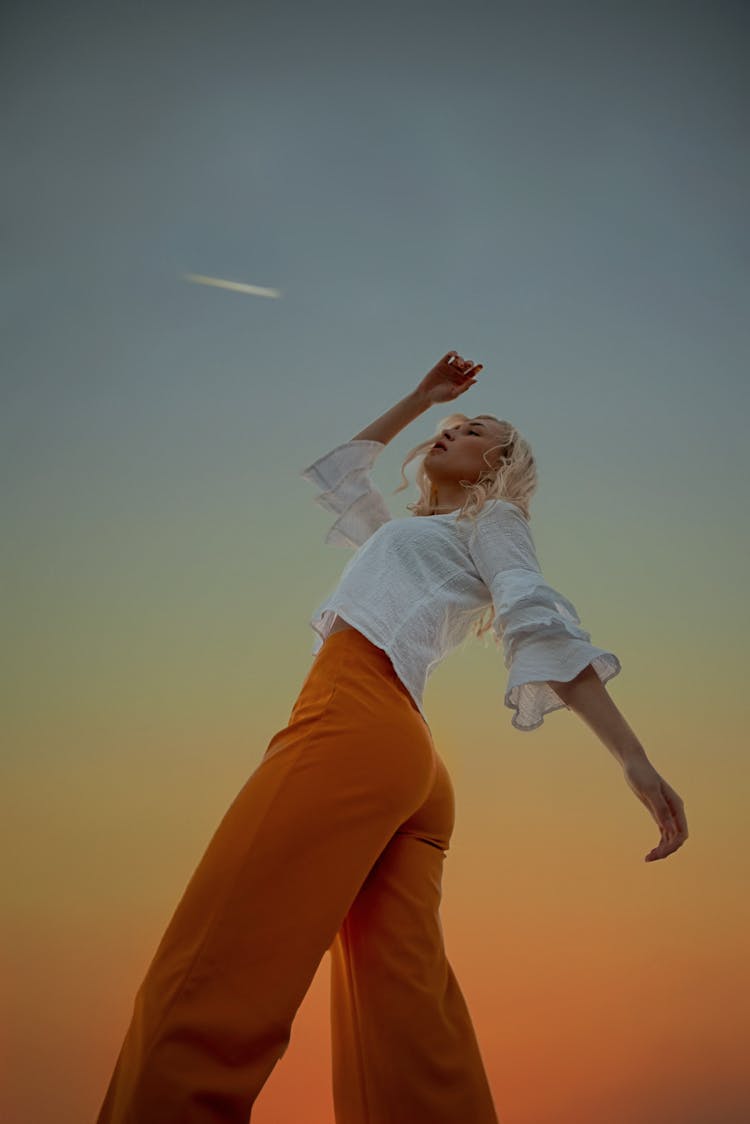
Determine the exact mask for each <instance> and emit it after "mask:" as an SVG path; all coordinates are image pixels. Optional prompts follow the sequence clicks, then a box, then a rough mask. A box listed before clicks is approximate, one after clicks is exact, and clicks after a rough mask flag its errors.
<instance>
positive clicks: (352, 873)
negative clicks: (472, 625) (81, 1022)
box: [97, 630, 436, 1124]
mask: <svg viewBox="0 0 750 1124" xmlns="http://www.w3.org/2000/svg"><path fill="white" fill-rule="evenodd" d="M426 730H427V727H426V724H425V723H424V720H423V719H422V717H421V715H420V714H419V712H418V710H417V709H416V707H415V706H414V704H413V702H412V700H411V699H410V698H409V696H408V693H407V692H406V689H405V688H404V687H403V684H401V682H400V680H398V678H397V677H396V674H395V671H394V670H393V667H392V664H391V663H390V660H389V659H388V657H387V656H386V654H385V653H384V652H382V651H381V650H380V649H379V648H376V647H375V646H374V645H372V644H370V642H369V641H368V640H366V638H364V637H363V636H362V634H361V633H359V632H357V631H355V630H344V631H341V632H338V633H335V634H334V635H333V636H331V637H330V638H329V639H328V640H327V641H326V643H325V644H324V645H323V647H322V648H321V649H320V651H319V653H318V655H317V656H316V658H315V660H314V661H313V665H312V667H311V669H310V672H309V673H308V676H307V678H306V680H305V682H304V684H303V687H302V690H301V692H300V695H299V697H298V699H297V702H296V703H295V706H294V709H293V710H292V714H291V716H290V720H289V723H288V725H287V726H286V727H285V728H284V729H283V730H280V731H279V732H278V733H277V734H275V735H274V737H273V738H272V739H271V742H270V743H269V745H268V748H267V749H266V752H265V754H264V756H263V759H262V760H261V763H260V765H259V766H258V767H257V769H256V770H255V771H254V773H253V774H252V775H251V776H250V778H249V779H248V781H247V782H246V783H245V785H244V787H243V788H242V789H241V790H240V792H239V794H238V795H237V797H236V798H235V800H234V801H233V803H232V804H231V806H230V807H229V809H228V811H227V812H226V814H225V815H224V818H223V819H222V821H221V823H220V824H219V827H218V828H217V830H216V832H215V834H214V835H213V837H212V838H211V840H210V842H209V845H208V848H207V850H206V852H205V854H204V855H203V857H202V859H201V860H200V862H199V864H198V867H197V868H196V870H195V872H194V873H193V875H192V877H191V879H190V881H189V883H188V885H187V888H186V890H185V892H184V894H183V896H182V898H181V899H180V901H179V903H178V905H177V909H176V911H175V913H174V915H173V917H172V919H171V921H170V923H169V925H168V927H167V930H166V932H165V933H164V936H163V937H162V939H161V942H160V944H159V946H158V948H157V950H156V953H155V956H154V958H153V960H152V962H151V964H150V966H149V968H148V971H147V973H146V976H145V978H144V980H143V982H142V984H141V986H140V988H139V989H138V992H137V994H136V998H135V1002H134V1009H133V1015H132V1020H131V1023H130V1026H129V1028H128V1030H127V1033H126V1036H125V1040H124V1042H123V1045H122V1048H121V1050H120V1054H119V1056H118V1059H117V1062H116V1065H115V1071H114V1073H113V1075H112V1078H111V1081H110V1084H109V1087H108V1089H107V1092H106V1096H105V1100H104V1103H103V1105H102V1108H101V1110H100V1113H99V1116H98V1118H97V1124H219V1122H221V1124H247V1122H248V1119H249V1116H250V1111H251V1108H252V1105H253V1103H254V1102H255V1100H256V1098H257V1095H258V1093H259V1092H260V1090H261V1088H262V1086H263V1085H264V1083H265V1081H266V1080H267V1078H268V1077H269V1075H270V1073H271V1071H272V1069H273V1067H274V1065H275V1064H276V1062H277V1061H278V1059H279V1058H280V1057H281V1055H282V1054H283V1053H284V1051H285V1049H286V1048H287V1045H288V1042H289V1038H290V1034H291V1026H292V1020H293V1018H294V1015H295V1013H296V1011H297V1009H298V1007H299V1006H300V1004H301V1002H302V1000H303V998H304V996H305V994H306V992H307V990H308V988H309V986H310V983H311V982H312V979H313V977H314V975H315V972H316V970H317V968H318V966H319V963H320V961H321V959H322V957H323V955H324V954H325V952H326V951H327V950H328V949H329V947H330V946H331V944H332V942H333V940H334V938H335V936H336V933H337V931H338V930H339V928H340V926H341V924H342V922H343V920H344V918H345V916H346V914H347V911H348V910H349V908H350V906H351V904H352V902H353V901H354V899H355V897H356V895H357V892H358V891H359V889H360V887H361V885H362V883H363V881H364V880H365V878H366V877H367V874H368V872H369V871H370V869H371V868H372V866H373V864H374V863H375V861H376V859H377V858H378V856H379V855H380V854H381V852H382V851H383V849H384V848H385V847H386V845H387V844H388V842H389V840H390V839H391V838H392V836H393V833H394V832H395V831H396V830H397V829H398V827H399V826H400V825H401V824H403V823H404V821H406V820H407V819H408V818H409V816H410V815H411V814H412V813H413V812H414V810H415V809H416V808H418V807H420V805H421V804H422V803H423V802H424V800H425V797H426V796H427V794H428V792H429V791H430V789H431V786H432V783H433V780H434V775H435V768H436V763H435V757H434V752H433V748H432V745H431V740H430V739H429V736H428V735H427V733H426Z"/></svg>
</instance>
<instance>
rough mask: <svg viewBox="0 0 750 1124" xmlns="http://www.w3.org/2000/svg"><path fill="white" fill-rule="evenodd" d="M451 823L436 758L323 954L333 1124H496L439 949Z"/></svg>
mask: <svg viewBox="0 0 750 1124" xmlns="http://www.w3.org/2000/svg"><path fill="white" fill-rule="evenodd" d="M453 821H454V797H453V788H452V785H451V782H450V777H449V775H448V772H447V770H446V768H445V765H444V764H443V762H442V760H441V759H439V758H438V769H437V772H436V775H435V783H434V785H433V787H432V790H431V792H430V793H429V795H428V796H427V798H426V800H425V802H424V803H423V804H422V806H421V807H420V808H419V809H418V810H416V811H415V812H414V813H413V815H412V816H411V817H410V818H409V820H408V821H407V822H406V823H404V824H403V825H402V826H401V827H400V828H399V830H398V831H397V832H396V834H395V835H394V836H393V838H392V839H391V841H390V842H389V843H388V846H387V847H386V848H385V850H384V851H383V853H382V855H380V857H379V858H378V860H377V862H376V863H375V865H374V866H373V868H372V870H371V871H370V873H369V875H368V877H367V879H366V881H365V883H364V884H363V886H362V887H361V889H360V891H359V893H358V895H357V898H356V900H355V901H354V903H353V904H352V907H351V909H350V910H349V913H348V914H347V917H346V919H345V921H344V924H343V925H342V927H341V930H340V932H339V933H338V935H337V937H336V941H335V943H334V945H333V948H332V949H331V1027H332V1049H333V1092H334V1105H335V1112H336V1124H464V1122H466V1124H469V1122H470V1124H498V1117H497V1113H496V1111H495V1107H494V1104H493V1100H492V1094H491V1092H490V1088H489V1084H488V1081H487V1076H486V1074H485V1069H484V1065H483V1062H482V1058H481V1055H480V1052H479V1046H478V1043H477V1039H476V1035H475V1033H474V1027H473V1025H472V1022H471V1017H470V1015H469V1012H468V1009H467V1006H466V1002H465V1000H464V997H463V994H462V993H461V989H460V987H459V985H458V982H457V980H456V977H455V975H454V973H453V969H452V968H451V965H450V963H449V962H448V960H447V958H446V954H445V948H444V945H443V930H442V925H441V922H440V914H439V907H440V900H441V886H442V873H443V861H444V857H445V851H446V850H447V849H448V846H449V841H450V837H451V833H452V831H453Z"/></svg>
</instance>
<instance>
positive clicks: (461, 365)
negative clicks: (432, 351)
mask: <svg viewBox="0 0 750 1124" xmlns="http://www.w3.org/2000/svg"><path fill="white" fill-rule="evenodd" d="M483 367H484V364H483V363H476V364H475V363H473V362H472V360H471V359H462V358H461V356H460V355H459V354H458V352H456V351H449V352H447V353H446V354H445V355H444V356H443V358H442V359H440V360H439V362H437V363H436V364H435V366H434V367H433V368H432V370H431V371H428V372H427V374H426V375H425V377H424V378H423V379H422V381H421V382H420V384H419V386H418V387H417V394H419V395H421V396H422V397H423V398H424V399H426V401H428V402H429V403H430V405H434V404H435V403H436V402H450V401H451V400H452V399H454V398H458V396H459V394H463V393H464V392H465V391H467V390H468V389H469V387H470V386H473V385H474V383H475V382H476V381H477V380H476V378H475V377H474V376H475V375H478V374H479V372H480V371H481V370H482V368H483Z"/></svg>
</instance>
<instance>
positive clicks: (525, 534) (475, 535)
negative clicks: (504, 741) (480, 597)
mask: <svg viewBox="0 0 750 1124" xmlns="http://www.w3.org/2000/svg"><path fill="white" fill-rule="evenodd" d="M469 552H470V554H471V556H472V559H473V561H474V564H475V566H476V569H477V573H478V574H479V576H480V578H481V579H482V581H483V582H484V583H485V585H486V586H487V588H488V589H489V591H490V593H491V595H492V602H493V605H494V608H495V616H494V620H493V631H494V633H495V635H496V636H497V638H498V640H502V644H503V652H504V660H505V666H506V668H507V669H508V680H507V684H506V690H505V698H504V703H505V706H507V707H508V708H509V709H511V710H513V711H514V714H513V717H512V719H511V724H512V725H513V726H514V727H515V728H516V729H517V730H523V731H531V730H536V729H537V728H538V727H539V726H541V725H542V723H543V722H544V716H545V714H548V713H550V712H551V711H553V710H560V709H561V708H562V707H564V706H565V705H566V704H565V703H564V702H563V701H562V700H561V699H560V696H559V695H557V694H556V693H555V691H554V690H553V689H552V687H551V686H550V685H549V682H548V680H550V679H556V680H560V681H561V682H565V683H567V682H569V681H570V680H571V679H574V678H575V677H576V675H578V673H579V672H580V671H583V669H584V668H585V667H586V666H587V665H588V664H591V665H592V666H593V668H594V670H595V671H596V673H597V675H598V676H599V678H600V680H601V681H602V683H606V682H607V681H608V680H609V679H611V678H612V677H613V676H615V675H617V674H618V673H619V672H620V671H621V664H620V661H619V659H618V658H617V656H616V655H615V654H614V652H610V651H607V650H606V649H604V648H598V647H596V646H595V645H594V644H592V643H591V636H590V634H589V633H588V632H586V630H585V629H584V628H583V625H582V623H581V620H580V617H579V616H578V613H577V611H576V608H575V606H574V605H573V603H572V602H571V601H569V600H568V598H567V597H565V596H564V595H563V594H562V593H560V592H559V590H556V589H554V588H553V587H552V586H551V585H548V584H547V582H546V581H545V580H544V577H543V575H542V573H541V569H540V567H539V562H538V560H537V556H536V549H535V546H534V540H533V538H532V534H531V528H530V527H529V524H528V521H527V520H526V518H525V516H524V515H523V513H522V512H521V510H520V509H519V508H517V507H516V506H515V505H514V504H512V503H509V502H507V501H506V500H500V499H498V500H495V501H494V503H491V506H490V507H489V508H488V509H484V510H483V511H482V512H480V514H479V516H478V517H477V523H476V527H475V528H474V530H473V532H472V536H471V537H470V540H469Z"/></svg>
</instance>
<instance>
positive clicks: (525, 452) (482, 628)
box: [392, 413, 538, 643]
mask: <svg viewBox="0 0 750 1124" xmlns="http://www.w3.org/2000/svg"><path fill="white" fill-rule="evenodd" d="M474 416H475V417H476V418H489V419H490V420H491V421H494V422H496V423H497V425H498V426H499V427H500V435H499V440H498V442H497V444H495V445H491V446H490V447H489V449H485V451H484V453H483V454H482V459H483V460H484V462H485V464H486V465H487V471H486V472H483V473H482V474H481V476H480V477H479V479H478V480H476V481H471V480H459V484H463V486H464V488H465V489H466V498H465V500H464V502H463V504H462V505H461V508H460V510H459V513H458V515H457V516H456V518H457V519H468V520H470V521H471V522H475V521H476V518H477V516H478V515H479V513H480V511H481V510H482V508H483V507H484V505H485V504H486V503H487V502H488V501H489V500H493V499H504V500H507V501H508V502H509V503H512V504H515V506H516V507H517V508H519V509H520V510H521V512H522V513H523V516H524V518H525V519H526V520H528V521H529V522H530V521H531V513H530V510H529V505H530V501H531V497H532V496H533V495H534V493H535V492H536V490H537V486H538V476H537V469H536V461H535V459H534V454H533V453H532V451H531V446H530V445H529V443H528V441H527V440H526V438H525V437H523V436H522V435H521V434H520V433H519V432H518V430H517V429H516V428H515V426H514V425H512V424H511V423H510V422H509V421H505V420H504V419H503V418H496V417H495V415H494V414H475V415H474ZM469 420H470V419H469V417H468V415H467V414H459V413H456V414H448V416H447V417H444V418H441V419H440V421H439V422H438V424H437V427H436V429H435V432H434V434H433V435H432V437H428V438H427V439H426V440H425V441H420V442H419V444H418V445H415V446H414V447H413V448H412V449H410V450H409V452H408V453H407V455H406V457H405V458H404V460H403V461H402V464H401V477H402V480H403V483H402V484H399V486H398V488H395V489H394V491H393V492H392V495H396V494H397V493H398V492H403V490H404V488H407V487H408V486H409V481H408V479H407V477H406V473H405V472H404V469H405V468H406V465H407V464H409V463H410V462H411V461H413V460H414V459H415V458H416V457H420V458H421V459H420V462H419V465H418V466H417V472H416V477H415V480H416V484H417V488H418V489H419V498H418V499H417V500H416V501H415V502H414V503H408V504H407V505H406V507H407V510H408V511H411V512H412V514H414V515H432V514H434V510H433V509H434V507H435V489H434V485H433V484H432V482H431V481H430V478H429V476H428V475H427V473H426V472H425V468H424V458H425V456H426V454H427V452H428V451H429V450H430V449H431V448H432V446H433V445H434V444H435V441H436V440H437V439H438V438H439V436H440V434H441V433H442V432H443V430H444V429H447V428H448V427H449V426H453V425H460V424H461V423H462V422H466V421H469ZM498 450H499V456H496V455H495V454H496V453H497V452H498ZM494 615H495V611H494V606H493V605H488V606H487V609H486V610H485V611H484V613H483V614H482V616H481V617H480V618H479V620H478V622H477V624H476V625H475V627H474V629H473V632H474V634H475V635H476V636H477V637H480V636H483V635H484V634H485V633H486V632H487V631H488V630H489V629H490V628H491V627H492V622H493V620H494ZM495 642H496V643H497V642H498V641H497V638H495Z"/></svg>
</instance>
